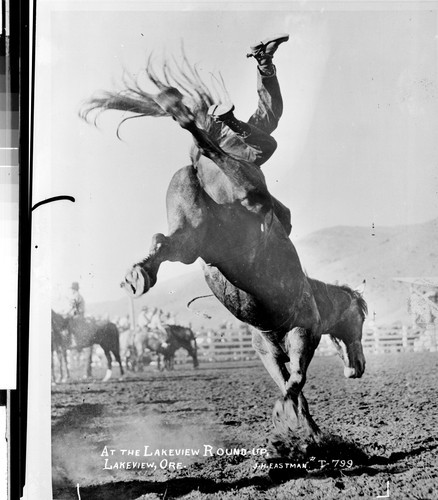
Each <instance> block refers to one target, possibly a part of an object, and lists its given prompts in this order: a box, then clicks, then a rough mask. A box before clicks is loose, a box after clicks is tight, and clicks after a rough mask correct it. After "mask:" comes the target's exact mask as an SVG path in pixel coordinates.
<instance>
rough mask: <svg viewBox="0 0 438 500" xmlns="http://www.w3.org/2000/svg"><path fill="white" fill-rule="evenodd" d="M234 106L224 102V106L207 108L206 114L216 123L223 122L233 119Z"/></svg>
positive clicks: (218, 105) (217, 105) (214, 105)
mask: <svg viewBox="0 0 438 500" xmlns="http://www.w3.org/2000/svg"><path fill="white" fill-rule="evenodd" d="M233 111H234V104H233V103H231V102H226V103H224V104H213V105H212V106H210V107H209V108H208V111H207V114H208V115H209V116H211V117H212V118H213V120H214V121H216V122H223V121H226V120H229V119H231V118H234V116H233Z"/></svg>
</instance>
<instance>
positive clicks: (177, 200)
mask: <svg viewBox="0 0 438 500" xmlns="http://www.w3.org/2000/svg"><path fill="white" fill-rule="evenodd" d="M204 205H205V202H203V200H202V189H201V187H200V185H199V181H198V179H197V178H196V175H195V172H194V169H193V167H191V166H189V167H185V168H182V169H180V170H179V171H178V172H177V173H176V174H175V175H174V176H173V178H172V181H171V183H170V185H169V190H168V193H167V216H168V223H169V234H168V235H167V236H164V234H161V233H158V234H155V235H154V236H153V237H152V245H151V248H150V251H149V255H148V256H147V257H146V258H145V259H144V260H143V261H141V262H139V263H137V264H135V265H134V266H133V267H132V269H131V270H130V271H129V272H128V273H127V274H126V276H125V280H124V281H123V282H122V283H121V285H120V286H121V287H122V288H124V289H125V290H126V292H127V293H128V294H129V295H131V296H133V297H140V296H141V295H143V294H144V293H146V292H147V291H148V290H149V289H150V288H151V287H152V286H154V285H155V283H156V281H157V273H158V270H159V268H160V265H161V263H162V262H165V261H171V262H182V263H183V264H192V263H193V262H195V260H196V259H197V258H198V257H199V252H200V248H201V247H202V241H203V238H204V236H205V229H206V225H205V224H204V221H205V218H206V217H207V213H208V210H207V207H206V206H204Z"/></svg>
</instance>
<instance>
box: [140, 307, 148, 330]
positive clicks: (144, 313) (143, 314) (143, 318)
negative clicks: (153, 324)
mask: <svg viewBox="0 0 438 500" xmlns="http://www.w3.org/2000/svg"><path fill="white" fill-rule="evenodd" d="M149 321H150V317H149V314H148V308H147V307H146V306H145V307H143V308H142V310H141V311H140V313H139V315H138V316H137V327H138V328H140V329H141V328H147V327H148V325H149Z"/></svg>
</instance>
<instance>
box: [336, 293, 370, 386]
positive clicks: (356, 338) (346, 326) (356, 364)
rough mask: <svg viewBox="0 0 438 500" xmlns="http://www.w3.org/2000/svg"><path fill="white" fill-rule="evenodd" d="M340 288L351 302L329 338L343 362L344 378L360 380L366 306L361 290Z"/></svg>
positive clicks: (362, 367)
mask: <svg viewBox="0 0 438 500" xmlns="http://www.w3.org/2000/svg"><path fill="white" fill-rule="evenodd" d="M341 288H342V289H343V290H344V291H345V292H346V293H347V294H348V295H349V296H350V299H351V302H350V306H349V307H348V309H347V310H346V311H344V313H343V314H342V317H341V319H340V321H339V322H338V323H337V324H336V331H335V332H333V335H330V337H331V339H332V340H333V342H334V344H335V345H336V348H337V350H338V352H339V354H340V356H341V358H342V360H343V361H344V375H345V377H347V378H360V377H361V376H362V375H363V373H364V371H365V356H364V353H363V348H362V328H363V323H364V321H365V316H366V314H367V304H366V302H365V300H364V298H363V296H362V293H363V290H359V289H357V290H352V289H351V288H349V287H345V286H344V287H341Z"/></svg>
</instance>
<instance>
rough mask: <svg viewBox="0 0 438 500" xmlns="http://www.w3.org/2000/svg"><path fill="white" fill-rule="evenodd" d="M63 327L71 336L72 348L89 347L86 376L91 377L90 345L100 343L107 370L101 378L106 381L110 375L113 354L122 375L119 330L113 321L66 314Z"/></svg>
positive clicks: (79, 349)
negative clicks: (100, 320) (101, 320)
mask: <svg viewBox="0 0 438 500" xmlns="http://www.w3.org/2000/svg"><path fill="white" fill-rule="evenodd" d="M64 321H65V327H66V329H67V331H68V334H69V336H70V338H71V342H72V346H71V348H72V349H76V350H78V351H81V350H82V349H85V348H90V353H89V356H88V360H87V368H86V377H88V378H91V377H92V349H91V348H92V347H93V345H95V344H97V345H100V346H101V347H102V349H103V351H104V353H105V357H106V359H107V371H106V374H105V376H104V378H103V380H102V381H103V382H106V381H107V380H109V379H110V378H111V375H112V358H111V353H112V354H113V355H114V357H115V359H116V361H117V363H118V364H119V367H120V375H121V376H123V375H124V371H123V366H122V361H121V358H120V344H119V330H118V328H117V326H116V325H115V324H114V323H111V322H110V321H104V322H99V321H96V320H94V319H92V318H83V317H81V316H67V317H66V318H64Z"/></svg>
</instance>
